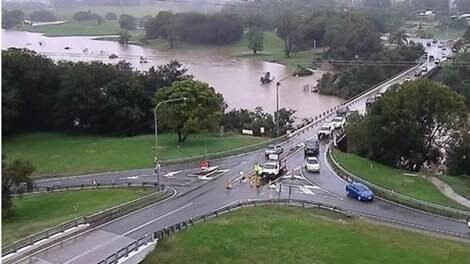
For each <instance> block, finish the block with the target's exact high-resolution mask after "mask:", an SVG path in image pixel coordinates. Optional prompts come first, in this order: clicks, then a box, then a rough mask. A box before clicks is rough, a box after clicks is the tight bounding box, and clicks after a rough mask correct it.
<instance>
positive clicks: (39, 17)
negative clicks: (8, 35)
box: [30, 10, 56, 22]
mask: <svg viewBox="0 0 470 264" xmlns="http://www.w3.org/2000/svg"><path fill="white" fill-rule="evenodd" d="M30 18H31V20H32V21H36V22H50V21H56V17H55V15H54V14H53V13H51V12H49V11H47V10H40V11H34V12H33V13H32V14H31V16H30Z"/></svg>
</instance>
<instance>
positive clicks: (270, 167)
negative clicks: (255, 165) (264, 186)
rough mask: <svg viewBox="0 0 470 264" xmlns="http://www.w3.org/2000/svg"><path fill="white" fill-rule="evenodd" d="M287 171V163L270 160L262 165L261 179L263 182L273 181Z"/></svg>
mask: <svg viewBox="0 0 470 264" xmlns="http://www.w3.org/2000/svg"><path fill="white" fill-rule="evenodd" d="M286 171H287V161H286V160H285V159H284V160H270V161H268V162H266V163H265V164H264V165H263V170H262V171H261V177H262V179H263V181H265V182H266V181H269V180H274V179H276V178H278V177H280V176H281V175H282V174H284V173H286Z"/></svg>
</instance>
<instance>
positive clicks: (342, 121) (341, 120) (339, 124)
mask: <svg viewBox="0 0 470 264" xmlns="http://www.w3.org/2000/svg"><path fill="white" fill-rule="evenodd" d="M331 125H333V127H334V128H335V129H337V128H343V127H344V125H346V118H345V117H342V116H336V117H335V118H333V120H331Z"/></svg>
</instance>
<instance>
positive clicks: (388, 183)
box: [333, 150, 468, 210]
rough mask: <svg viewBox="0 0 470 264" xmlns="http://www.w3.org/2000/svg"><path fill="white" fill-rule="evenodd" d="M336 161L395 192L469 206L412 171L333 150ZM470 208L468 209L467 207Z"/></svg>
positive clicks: (435, 201)
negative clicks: (455, 199)
mask: <svg viewBox="0 0 470 264" xmlns="http://www.w3.org/2000/svg"><path fill="white" fill-rule="evenodd" d="M333 155H334V157H335V159H336V161H337V162H338V163H339V164H340V165H341V166H342V167H343V168H345V169H346V170H348V171H350V172H352V173H353V174H355V175H357V176H359V177H361V178H363V179H364V180H366V181H368V182H370V183H373V184H376V185H379V186H381V187H384V188H386V189H389V190H393V191H394V192H397V193H400V194H404V195H407V196H410V197H413V198H416V199H419V200H422V201H427V202H431V203H435V204H440V205H444V206H449V207H453V208H457V209H464V210H466V209H467V208H465V207H463V206H461V205H460V204H458V203H457V202H455V201H453V200H451V199H449V198H447V197H446V196H445V195H444V194H442V193H441V192H440V191H439V190H438V189H437V188H436V187H435V186H434V185H433V184H432V183H431V182H430V181H428V180H426V179H425V178H422V177H420V176H417V175H414V174H411V173H410V172H407V171H404V170H399V169H395V168H392V167H389V166H386V165H383V164H380V163H378V162H375V161H371V160H368V159H366V158H362V157H359V156H357V155H354V154H349V153H344V152H341V151H338V150H335V151H333ZM467 210H468V209H467Z"/></svg>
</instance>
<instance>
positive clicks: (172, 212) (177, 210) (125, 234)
mask: <svg viewBox="0 0 470 264" xmlns="http://www.w3.org/2000/svg"><path fill="white" fill-rule="evenodd" d="M191 205H193V203H188V204H186V205H184V206H182V207H180V208H178V209H175V210H173V211H170V212H168V213H166V214H164V215H161V216H159V217H157V218H155V219H153V220H152V221H149V222H147V223H145V224H143V225H141V226H138V227H136V228H134V229H131V230H129V231H127V232H126V233H124V234H123V236H127V235H129V234H131V233H133V232H135V231H137V230H139V229H141V228H143V227H146V226H148V225H151V224H153V223H155V222H156V221H158V220H160V219H163V218H165V217H167V216H169V215H172V214H174V213H176V212H179V211H181V210H183V209H184V208H186V207H189V206H191Z"/></svg>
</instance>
